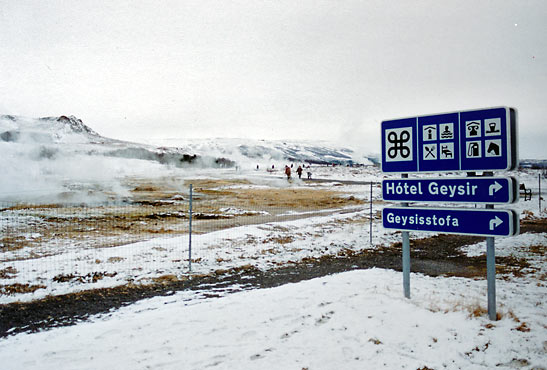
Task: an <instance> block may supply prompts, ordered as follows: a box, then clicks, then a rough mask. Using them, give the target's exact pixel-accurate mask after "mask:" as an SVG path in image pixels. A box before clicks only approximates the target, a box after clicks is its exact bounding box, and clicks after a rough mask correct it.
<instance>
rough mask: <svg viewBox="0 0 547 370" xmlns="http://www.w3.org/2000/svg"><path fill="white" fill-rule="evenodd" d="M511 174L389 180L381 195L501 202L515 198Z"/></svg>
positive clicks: (386, 197) (401, 199) (398, 198)
mask: <svg viewBox="0 0 547 370" xmlns="http://www.w3.org/2000/svg"><path fill="white" fill-rule="evenodd" d="M517 189H518V184H517V180H516V179H515V178H513V177H467V178H425V179H393V180H391V179H390V180H383V181H382V197H383V199H384V200H387V201H395V202H426V203H427V202H455V203H460V202H463V203H488V204H502V203H513V202H516V201H518V191H517Z"/></svg>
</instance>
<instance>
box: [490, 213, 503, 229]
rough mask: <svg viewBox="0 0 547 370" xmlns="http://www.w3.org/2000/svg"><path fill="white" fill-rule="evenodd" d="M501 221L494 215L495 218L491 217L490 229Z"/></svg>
mask: <svg viewBox="0 0 547 370" xmlns="http://www.w3.org/2000/svg"><path fill="white" fill-rule="evenodd" d="M502 223H503V221H502V219H501V218H499V217H498V216H496V218H493V219H491V220H490V230H494V229H495V228H496V227H498V226H499V225H501V224H502Z"/></svg>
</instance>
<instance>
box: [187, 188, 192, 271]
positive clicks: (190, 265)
mask: <svg viewBox="0 0 547 370" xmlns="http://www.w3.org/2000/svg"><path fill="white" fill-rule="evenodd" d="M188 220H189V221H188V270H189V271H190V272H192V184H190V207H189V208H188Z"/></svg>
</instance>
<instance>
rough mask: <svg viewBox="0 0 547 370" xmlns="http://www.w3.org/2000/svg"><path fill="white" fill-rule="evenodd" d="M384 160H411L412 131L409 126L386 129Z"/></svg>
mask: <svg viewBox="0 0 547 370" xmlns="http://www.w3.org/2000/svg"><path fill="white" fill-rule="evenodd" d="M385 147H386V154H387V156H386V160H387V161H388V162H394V161H411V160H412V131H411V128H399V129H392V130H386V146H385Z"/></svg>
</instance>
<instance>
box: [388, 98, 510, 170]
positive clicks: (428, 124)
mask: <svg viewBox="0 0 547 370" xmlns="http://www.w3.org/2000/svg"><path fill="white" fill-rule="evenodd" d="M516 121H517V115H516V110H515V109H513V108H507V107H499V108H488V109H481V110H473V111H462V112H453V113H442V114H435V115H430V116H420V117H411V118H402V119H395V120H387V121H383V122H382V171H383V172H399V173H409V172H439V171H468V172H469V171H477V170H483V171H484V170H511V169H514V168H516V166H517V164H518V157H517V156H518V153H517V143H516V139H517V134H516V130H517V126H516V125H517V122H516Z"/></svg>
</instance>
